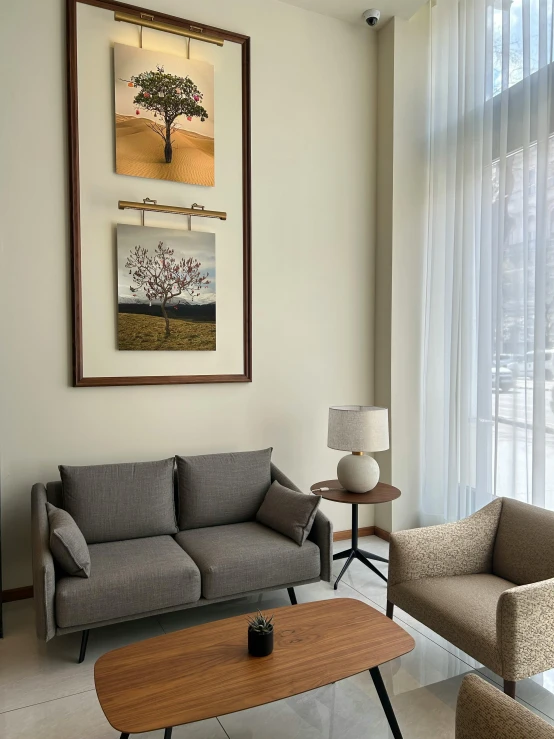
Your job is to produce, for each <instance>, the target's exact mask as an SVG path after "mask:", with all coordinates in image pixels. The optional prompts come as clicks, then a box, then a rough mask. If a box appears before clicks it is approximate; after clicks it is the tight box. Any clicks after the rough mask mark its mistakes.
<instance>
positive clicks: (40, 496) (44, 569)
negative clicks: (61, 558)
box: [31, 482, 56, 641]
mask: <svg viewBox="0 0 554 739" xmlns="http://www.w3.org/2000/svg"><path fill="white" fill-rule="evenodd" d="M31 529H32V543H33V593H34V599H35V619H36V629H37V636H38V637H39V639H44V640H46V641H48V640H49V639H52V637H53V636H55V634H56V622H55V618H54V593H55V590H56V575H55V570H54V560H53V559H52V554H51V553H50V545H49V539H50V527H49V525H48V515H47V513H46V488H45V487H44V485H43V484H42V483H40V482H39V483H37V484H36V485H33V489H32V490H31Z"/></svg>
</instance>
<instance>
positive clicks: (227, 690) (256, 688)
mask: <svg viewBox="0 0 554 739" xmlns="http://www.w3.org/2000/svg"><path fill="white" fill-rule="evenodd" d="M273 612H274V613H275V635H274V640H275V648H274V651H273V654H271V655H270V656H269V657H261V658H259V657H250V655H249V654H248V650H247V623H246V619H245V616H237V617H235V618H229V619H226V620H223V621H214V622H212V623H208V624H203V625H202V626H194V627H191V628H189V629H184V630H183V631H177V632H174V633H172V634H166V635H164V636H157V637H155V638H154V639H147V640H146V641H142V642H139V643H137V644H133V645H131V646H129V647H123V648H122V649H116V650H114V651H113V652H108V653H107V654H105V655H103V656H102V657H100V659H99V660H98V661H97V662H96V665H95V666H94V682H95V686H96V692H97V694H98V700H99V701H100V705H101V706H102V710H103V711H104V714H105V716H106V718H107V719H108V721H109V722H110V724H111V725H112V726H113V728H114V729H116V730H117V731H119V732H121V739H127V738H128V737H129V734H140V733H142V732H145V731H154V730H156V729H165V734H164V736H165V739H169V737H171V731H172V727H174V726H179V725H181V724H188V723H192V722H193V721H202V720H203V719H208V718H215V717H216V716H223V715H225V714H227V713H233V712H234V711H243V710H244V709H246V708H253V707H254V706H260V705H263V704H264V703H271V702H272V701H278V700H282V699H283V698H289V697H290V696H292V695H297V694H298V693H304V692H306V691H308V690H314V689H315V688H320V687H322V686H323V685H328V684H329V683H334V682H336V681H337V680H344V679H345V678H347V677H351V676H352V675H356V674H357V673H359V672H363V671H365V670H369V672H370V674H371V677H372V678H373V682H374V684H375V688H376V689H377V694H378V696H379V699H380V701H381V704H382V706H383V709H384V711H385V714H386V716H387V719H388V722H389V725H390V728H391V731H392V735H393V737H394V738H395V739H402V734H401V733H400V729H399V727H398V723H397V721H396V717H395V715H394V712H393V710H392V706H391V704H390V701H389V697H388V695H387V691H386V689H385V685H384V683H383V679H382V677H381V673H380V672H379V665H381V664H383V663H384V662H388V661H389V660H391V659H395V658H396V657H400V656H401V655H403V654H406V653H407V652H410V651H411V650H412V649H413V648H414V640H413V639H412V637H411V636H410V635H409V634H407V633H406V632H405V631H404V630H403V629H402V628H401V627H400V626H398V624H396V623H394V621H391V620H390V619H389V618H387V617H386V616H385V615H384V614H382V613H380V612H379V611H376V610H375V609H374V608H371V607H370V606H368V605H366V604H365V603H363V602H361V601H359V600H352V599H349V598H337V599H332V600H324V601H317V602H315V603H306V604H303V605H296V606H286V607H284V608H276V609H275V610H274V611H273Z"/></svg>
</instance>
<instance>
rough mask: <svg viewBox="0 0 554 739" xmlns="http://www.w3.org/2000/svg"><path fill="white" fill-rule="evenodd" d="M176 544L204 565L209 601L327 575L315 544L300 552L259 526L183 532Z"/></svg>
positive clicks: (249, 524)
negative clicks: (321, 572) (323, 573)
mask: <svg viewBox="0 0 554 739" xmlns="http://www.w3.org/2000/svg"><path fill="white" fill-rule="evenodd" d="M175 539H176V541H177V542H178V543H179V544H180V546H181V547H183V549H184V550H185V552H187V554H189V555H190V556H191V557H192V559H193V560H194V561H195V562H196V564H197V565H198V568H199V570H200V572H201V574H202V595H203V596H204V598H222V597H225V596H230V595H240V594H241V593H247V592H250V591H251V590H262V589H265V588H271V587H278V586H279V585H282V586H283V587H284V586H286V585H289V584H292V583H295V582H300V581H302V580H312V579H315V578H318V577H319V574H320V570H321V562H320V553H319V547H318V546H317V545H316V544H314V542H313V541H309V540H307V541H305V542H304V545H303V546H302V547H299V546H298V544H296V543H295V542H294V541H292V540H291V539H289V538H288V537H287V536H283V534H280V533H278V532H277V531H273V530H272V529H269V528H267V527H266V526H264V525H263V524H260V523H257V522H256V521H247V522H246V523H236V524H229V525H227V526H212V527H210V528H204V529H193V530H191V531H180V532H179V533H178V534H177V535H176V536H175ZM93 566H94V565H93Z"/></svg>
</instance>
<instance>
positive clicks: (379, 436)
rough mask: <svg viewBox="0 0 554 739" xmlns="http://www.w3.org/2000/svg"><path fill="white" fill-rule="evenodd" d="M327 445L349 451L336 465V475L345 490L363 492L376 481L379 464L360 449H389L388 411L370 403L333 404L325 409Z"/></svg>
mask: <svg viewBox="0 0 554 739" xmlns="http://www.w3.org/2000/svg"><path fill="white" fill-rule="evenodd" d="M327 446H328V447H329V448H330V449H340V450H341V451H345V452H352V453H351V454H347V455H346V457H343V458H342V459H341V460H340V462H339V463H338V465H337V478H338V480H339V482H340V484H341V485H342V486H343V488H344V489H345V490H349V491H350V492H351V493H365V492H367V491H368V490H373V488H374V487H375V486H376V485H377V483H378V482H379V465H378V464H377V462H376V461H375V460H374V459H373V457H368V456H367V455H365V454H364V452H382V451H384V450H385V449H388V448H389V412H388V409H387V408H376V407H375V406H371V405H336V406H332V407H331V408H329V435H328V439H327Z"/></svg>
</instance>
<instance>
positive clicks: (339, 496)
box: [310, 480, 400, 590]
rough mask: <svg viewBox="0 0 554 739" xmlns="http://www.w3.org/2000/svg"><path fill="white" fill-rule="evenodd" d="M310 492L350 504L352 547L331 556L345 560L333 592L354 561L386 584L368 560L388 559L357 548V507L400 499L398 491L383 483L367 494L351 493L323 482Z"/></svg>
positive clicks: (314, 486)
mask: <svg viewBox="0 0 554 739" xmlns="http://www.w3.org/2000/svg"><path fill="white" fill-rule="evenodd" d="M310 490H311V491H312V493H313V494H314V495H320V496H321V497H322V498H325V500H332V501H334V502H335V503H350V504H351V506H352V546H351V547H350V548H349V549H345V550H344V551H343V552H337V553H336V554H333V559H334V560H335V559H346V562H345V563H344V567H343V568H342V570H341V571H340V575H339V576H338V577H337V580H336V582H335V585H334V588H335V590H336V589H337V588H338V586H339V582H340V579H341V577H342V576H343V575H344V573H345V572H346V570H347V569H348V568H349V567H350V563H351V562H352V560H354V559H358V560H359V561H360V562H363V563H364V564H365V566H366V567H369V569H370V570H372V571H373V572H374V573H375V574H376V575H378V576H379V577H380V578H381V579H383V580H384V581H385V582H387V578H386V577H385V576H384V575H383V573H382V572H380V571H379V570H378V569H377V567H375V566H374V565H372V564H371V562H370V561H369V560H370V559H373V560H377V561H378V562H388V561H389V560H388V559H385V558H384V557H380V556H379V555H378V554H372V553H371V552H366V551H364V550H363V549H360V548H359V547H358V505H360V504H361V505H365V504H368V503H374V504H375V503H388V502H389V501H390V500H396V498H399V497H400V490H399V489H398V488H395V487H393V486H392V485H387V483H385V482H379V483H378V484H377V487H375V488H374V489H373V490H369V491H368V492H367V493H351V492H349V491H348V490H345V489H344V488H343V487H341V484H340V482H339V481H338V480H323V481H322V482H316V483H314V484H313V485H312V486H311V488H310Z"/></svg>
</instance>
